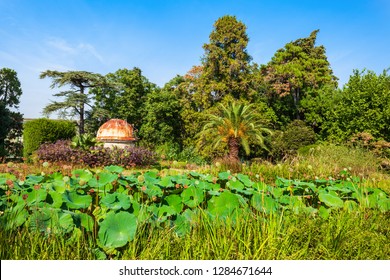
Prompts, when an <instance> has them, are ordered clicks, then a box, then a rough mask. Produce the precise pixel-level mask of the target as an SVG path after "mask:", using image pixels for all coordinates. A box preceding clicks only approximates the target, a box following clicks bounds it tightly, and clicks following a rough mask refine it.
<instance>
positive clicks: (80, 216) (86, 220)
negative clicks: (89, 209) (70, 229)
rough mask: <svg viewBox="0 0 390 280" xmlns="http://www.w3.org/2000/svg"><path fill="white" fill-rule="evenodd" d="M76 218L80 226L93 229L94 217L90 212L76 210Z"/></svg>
mask: <svg viewBox="0 0 390 280" xmlns="http://www.w3.org/2000/svg"><path fill="white" fill-rule="evenodd" d="M74 220H75V224H76V225H77V226H78V227H80V226H82V227H84V228H85V229H86V230H87V231H92V230H93V219H92V217H91V216H89V215H88V214H86V213H82V212H80V211H78V210H76V213H75V214H74Z"/></svg>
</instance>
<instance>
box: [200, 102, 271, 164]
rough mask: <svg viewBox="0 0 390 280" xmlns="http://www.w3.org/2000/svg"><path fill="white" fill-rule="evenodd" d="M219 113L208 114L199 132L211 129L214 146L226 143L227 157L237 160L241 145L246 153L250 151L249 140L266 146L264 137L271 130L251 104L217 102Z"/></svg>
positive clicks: (204, 132) (202, 132)
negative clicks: (225, 104) (226, 104)
mask: <svg viewBox="0 0 390 280" xmlns="http://www.w3.org/2000/svg"><path fill="white" fill-rule="evenodd" d="M219 108H220V109H221V110H220V114H209V115H208V121H207V122H206V124H205V125H204V127H203V130H202V131H201V134H206V133H208V132H209V131H211V132H212V133H213V135H214V138H213V144H214V146H215V147H216V146H218V145H220V143H221V142H225V143H227V145H228V149H229V154H228V157H229V158H230V159H231V160H233V161H238V160H239V157H238V153H239V147H240V146H242V147H243V148H244V151H245V152H246V154H249V153H250V145H249V144H250V142H251V141H252V142H255V143H257V144H259V145H260V146H262V147H263V148H266V147H265V145H264V138H265V136H266V135H267V134H271V131H270V130H269V129H268V128H266V127H265V126H264V121H263V120H262V119H261V118H259V115H258V114H257V113H256V112H255V110H254V108H253V105H245V104H240V103H236V102H232V103H230V104H229V105H228V106H224V105H223V104H222V103H220V104H219Z"/></svg>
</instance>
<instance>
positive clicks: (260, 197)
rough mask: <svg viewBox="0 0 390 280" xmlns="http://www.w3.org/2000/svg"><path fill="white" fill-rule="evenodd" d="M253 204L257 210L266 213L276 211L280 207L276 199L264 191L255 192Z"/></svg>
mask: <svg viewBox="0 0 390 280" xmlns="http://www.w3.org/2000/svg"><path fill="white" fill-rule="evenodd" d="M251 205H252V207H253V208H255V209H256V210H257V211H260V212H264V213H266V214H269V213H274V212H276V211H277V209H278V204H277V203H276V201H275V200H274V199H273V198H272V197H269V196H267V195H265V194H263V193H255V194H253V196H252V199H251Z"/></svg>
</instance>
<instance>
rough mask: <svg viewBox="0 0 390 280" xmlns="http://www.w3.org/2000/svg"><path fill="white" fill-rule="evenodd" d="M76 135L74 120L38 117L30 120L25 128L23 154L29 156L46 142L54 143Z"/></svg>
mask: <svg viewBox="0 0 390 280" xmlns="http://www.w3.org/2000/svg"><path fill="white" fill-rule="evenodd" d="M75 135H76V125H75V123H74V122H72V121H65V120H49V119H36V120H32V121H28V122H26V123H25V124H24V128H23V147H24V149H23V156H24V157H25V158H28V157H29V156H30V155H31V154H32V153H33V152H34V151H36V150H37V149H38V148H39V146H40V145H41V144H43V143H45V142H48V143H54V142H55V141H57V140H60V139H71V138H72V137H74V136H75Z"/></svg>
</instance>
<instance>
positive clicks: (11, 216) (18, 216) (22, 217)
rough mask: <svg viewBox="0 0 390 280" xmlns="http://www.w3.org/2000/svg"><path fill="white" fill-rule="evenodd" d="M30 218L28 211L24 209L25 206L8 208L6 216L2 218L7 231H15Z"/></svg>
mask: <svg viewBox="0 0 390 280" xmlns="http://www.w3.org/2000/svg"><path fill="white" fill-rule="evenodd" d="M28 216H29V213H28V211H27V210H26V209H25V208H24V205H22V204H17V205H16V206H15V207H11V208H8V209H7V210H6V211H4V215H3V216H1V218H0V219H1V220H0V221H1V225H2V226H3V227H4V228H5V229H7V230H10V229H15V228H17V227H19V226H21V225H23V224H24V222H25V221H26V220H27V218H28Z"/></svg>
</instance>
